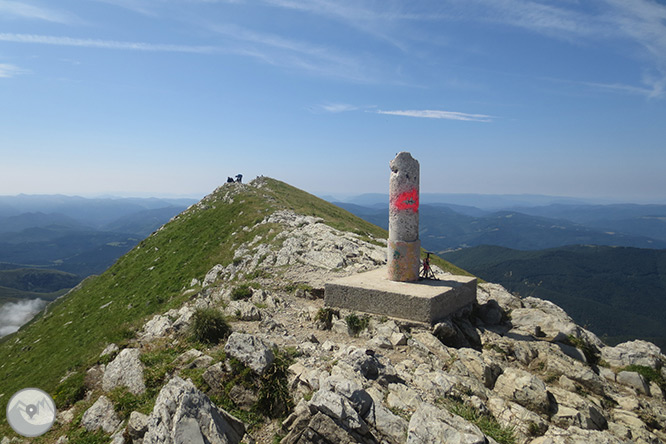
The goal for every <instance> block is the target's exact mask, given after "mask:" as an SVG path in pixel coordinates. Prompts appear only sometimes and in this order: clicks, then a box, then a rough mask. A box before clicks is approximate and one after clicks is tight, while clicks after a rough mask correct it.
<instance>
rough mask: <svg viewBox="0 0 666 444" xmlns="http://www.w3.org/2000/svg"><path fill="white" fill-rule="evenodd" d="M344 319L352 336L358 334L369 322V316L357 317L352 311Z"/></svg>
mask: <svg viewBox="0 0 666 444" xmlns="http://www.w3.org/2000/svg"><path fill="white" fill-rule="evenodd" d="M345 321H347V327H349V330H350V331H351V332H352V334H353V335H354V336H356V335H358V334H359V333H361V332H362V331H363V330H365V329H366V328H368V325H369V324H370V318H369V317H367V316H363V317H362V318H359V317H358V316H356V315H355V314H354V313H352V314H350V315H349V316H347V317H345Z"/></svg>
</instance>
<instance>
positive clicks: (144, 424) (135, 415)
mask: <svg viewBox="0 0 666 444" xmlns="http://www.w3.org/2000/svg"><path fill="white" fill-rule="evenodd" d="M147 431H148V415H144V414H143V413H139V412H132V413H130V417H129V420H128V421H127V435H128V436H129V437H130V438H131V439H132V441H135V440H138V439H142V438H143V435H145V434H146V432H147Z"/></svg>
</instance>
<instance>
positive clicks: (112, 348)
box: [99, 344, 120, 357]
mask: <svg viewBox="0 0 666 444" xmlns="http://www.w3.org/2000/svg"><path fill="white" fill-rule="evenodd" d="M118 350H120V349H119V348H118V346H117V345H116V344H109V345H107V346H106V347H105V348H104V350H102V353H100V354H99V356H100V357H103V356H107V355H114V354H115V353H118Z"/></svg>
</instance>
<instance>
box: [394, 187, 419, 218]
mask: <svg viewBox="0 0 666 444" xmlns="http://www.w3.org/2000/svg"><path fill="white" fill-rule="evenodd" d="M393 206H395V207H396V208H397V209H398V210H411V211H413V212H414V213H417V212H418V211H419V193H418V191H416V189H413V190H411V191H405V192H404V193H401V194H400V195H399V196H398V198H397V199H395V200H394V201H393Z"/></svg>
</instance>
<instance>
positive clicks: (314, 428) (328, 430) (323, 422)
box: [280, 412, 367, 444]
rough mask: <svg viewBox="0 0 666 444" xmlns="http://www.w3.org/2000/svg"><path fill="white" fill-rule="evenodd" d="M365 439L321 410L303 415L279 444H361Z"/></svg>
mask: <svg viewBox="0 0 666 444" xmlns="http://www.w3.org/2000/svg"><path fill="white" fill-rule="evenodd" d="M365 442H367V441H365V440H364V439H363V438H362V437H361V436H359V435H358V434H357V433H354V432H351V431H349V430H346V429H344V428H343V427H341V426H340V425H339V424H338V423H336V422H335V421H334V420H333V419H332V418H330V417H329V416H327V415H326V414H324V413H322V412H317V413H316V414H315V415H314V416H311V417H310V416H305V417H302V418H300V421H299V422H298V423H297V424H295V426H294V428H293V429H292V430H291V431H290V432H289V434H288V435H287V436H285V437H284V439H282V441H280V443H281V444H357V443H358V444H363V443H365Z"/></svg>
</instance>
